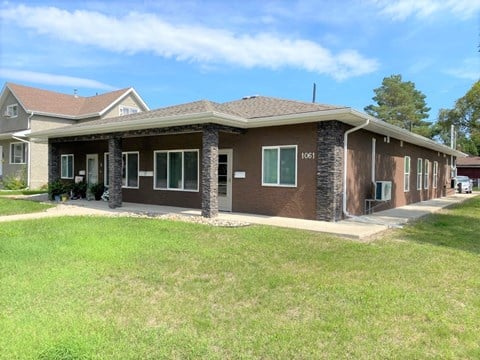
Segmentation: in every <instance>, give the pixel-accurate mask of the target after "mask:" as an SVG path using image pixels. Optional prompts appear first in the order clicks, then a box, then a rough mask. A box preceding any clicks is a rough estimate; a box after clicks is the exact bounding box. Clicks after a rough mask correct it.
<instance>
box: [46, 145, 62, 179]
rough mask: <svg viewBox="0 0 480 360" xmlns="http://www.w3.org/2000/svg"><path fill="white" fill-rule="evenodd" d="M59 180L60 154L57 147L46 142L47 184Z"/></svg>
mask: <svg viewBox="0 0 480 360" xmlns="http://www.w3.org/2000/svg"><path fill="white" fill-rule="evenodd" d="M58 179H60V154H59V152H58V146H57V144H55V143H52V141H51V140H48V183H52V182H54V181H56V180H58Z"/></svg>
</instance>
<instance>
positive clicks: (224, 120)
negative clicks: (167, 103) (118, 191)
mask: <svg viewBox="0 0 480 360" xmlns="http://www.w3.org/2000/svg"><path fill="white" fill-rule="evenodd" d="M205 123H215V124H218V125H225V126H235V127H241V128H245V124H246V120H245V119H242V118H237V117H233V116H232V117H230V116H225V115H224V114H218V113H216V112H205V113H197V114H188V115H175V116H167V117H156V118H155V117H154V118H146V119H141V120H129V121H121V122H109V123H106V124H97V125H95V124H89V123H84V124H82V125H81V126H77V125H67V126H64V127H62V128H55V129H51V130H45V131H39V132H36V133H33V134H32V137H33V138H35V139H45V138H47V139H48V138H50V137H65V136H81V135H90V134H92V133H95V134H105V133H111V132H122V131H131V130H144V129H154V128H165V127H170V126H184V125H196V124H205ZM242 123H243V126H242Z"/></svg>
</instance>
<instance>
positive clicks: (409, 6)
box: [372, 0, 480, 20]
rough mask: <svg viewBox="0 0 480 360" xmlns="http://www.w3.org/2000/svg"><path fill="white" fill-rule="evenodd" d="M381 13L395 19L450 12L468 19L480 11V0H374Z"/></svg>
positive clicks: (423, 16)
mask: <svg viewBox="0 0 480 360" xmlns="http://www.w3.org/2000/svg"><path fill="white" fill-rule="evenodd" d="M372 2H373V3H374V4H376V5H377V6H378V7H379V8H380V11H381V13H383V14H385V15H388V16H390V17H391V18H392V19H394V20H405V19H406V18H408V17H410V16H417V17H419V18H427V17H429V16H432V15H433V14H435V13H439V12H448V13H451V14H452V15H454V16H456V17H458V18H463V19H468V18H471V17H473V16H475V15H476V14H478V12H480V0H444V1H441V0H372Z"/></svg>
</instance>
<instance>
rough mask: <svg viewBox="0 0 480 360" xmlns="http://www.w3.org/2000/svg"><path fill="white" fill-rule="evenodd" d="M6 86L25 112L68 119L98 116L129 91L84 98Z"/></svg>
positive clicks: (24, 87) (30, 88)
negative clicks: (54, 115) (61, 116)
mask: <svg viewBox="0 0 480 360" xmlns="http://www.w3.org/2000/svg"><path fill="white" fill-rule="evenodd" d="M6 86H7V87H8V88H9V89H10V90H11V91H12V93H13V94H14V95H15V97H16V98H17V100H18V101H20V102H21V103H22V105H23V107H24V108H25V110H27V111H34V112H35V111H36V112H40V113H46V114H56V115H63V116H66V117H76V116H82V115H94V114H98V113H100V112H101V111H103V110H105V109H106V108H107V107H108V106H110V105H111V104H112V103H113V102H114V101H115V100H117V99H118V98H119V97H120V96H122V94H124V93H125V92H126V91H128V89H129V88H125V89H120V90H116V91H111V92H108V93H105V94H101V95H96V96H91V97H83V96H75V95H67V94H62V93H58V92H54V91H49V90H43V89H37V88H33V87H29V86H24V85H18V84H13V83H7V84H6Z"/></svg>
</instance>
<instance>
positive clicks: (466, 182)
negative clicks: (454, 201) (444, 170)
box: [455, 176, 473, 194]
mask: <svg viewBox="0 0 480 360" xmlns="http://www.w3.org/2000/svg"><path fill="white" fill-rule="evenodd" d="M455 180H456V181H457V189H458V192H459V193H467V194H471V193H472V189H473V180H472V179H470V178H469V177H468V176H457V177H456V179H455Z"/></svg>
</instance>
